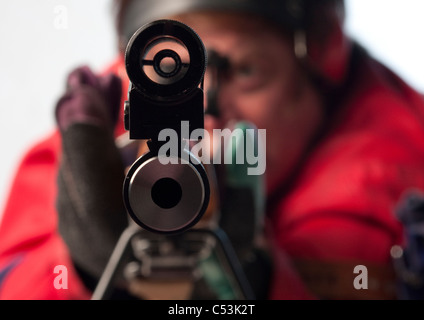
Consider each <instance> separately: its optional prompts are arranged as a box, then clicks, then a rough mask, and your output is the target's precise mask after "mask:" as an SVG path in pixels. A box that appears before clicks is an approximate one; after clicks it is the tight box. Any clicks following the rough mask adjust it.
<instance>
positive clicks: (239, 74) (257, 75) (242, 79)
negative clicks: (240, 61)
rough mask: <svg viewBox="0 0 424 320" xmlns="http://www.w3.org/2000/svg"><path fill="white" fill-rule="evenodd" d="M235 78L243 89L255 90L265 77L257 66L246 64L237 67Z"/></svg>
mask: <svg viewBox="0 0 424 320" xmlns="http://www.w3.org/2000/svg"><path fill="white" fill-rule="evenodd" d="M233 80H234V82H235V84H236V86H237V87H238V88H239V89H240V90H241V91H253V90H255V89H258V88H259V87H261V86H262V84H263V83H264V82H265V77H264V74H263V73H262V72H261V71H260V69H259V68H258V67H257V66H252V65H245V66H239V67H237V68H235V70H234V71H233Z"/></svg>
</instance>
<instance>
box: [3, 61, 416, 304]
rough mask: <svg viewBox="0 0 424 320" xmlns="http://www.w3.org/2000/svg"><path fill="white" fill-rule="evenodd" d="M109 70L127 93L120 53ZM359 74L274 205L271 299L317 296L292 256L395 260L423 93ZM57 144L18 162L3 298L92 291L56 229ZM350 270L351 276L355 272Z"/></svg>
mask: <svg viewBox="0 0 424 320" xmlns="http://www.w3.org/2000/svg"><path fill="white" fill-rule="evenodd" d="M108 71H112V72H116V73H118V74H119V75H120V76H121V77H122V78H123V79H124V81H123V86H124V91H123V92H124V93H125V92H126V91H127V84H128V81H127V79H126V77H125V72H124V69H123V63H122V60H117V61H116V62H115V63H114V64H113V65H112V67H111V68H110V69H109V70H108ZM357 74H358V75H359V76H358V77H357V78H356V79H355V81H354V83H353V85H352V87H351V88H349V90H348V92H347V95H345V96H344V98H343V99H342V102H341V103H340V105H339V106H338V109H337V110H336V113H337V116H336V117H335V121H334V122H333V123H332V125H331V128H330V130H329V134H328V135H327V136H326V137H325V138H324V139H323V140H322V141H321V142H320V144H319V147H318V148H316V149H315V151H313V152H312V154H311V155H310V157H309V158H308V161H307V162H306V163H305V164H304V166H303V168H302V170H301V171H300V174H299V175H298V177H297V179H296V181H295V183H294V184H293V186H292V188H291V189H290V192H288V193H286V194H285V196H284V197H282V198H279V199H278V201H276V202H274V204H273V206H272V207H270V212H269V215H268V217H269V221H270V222H271V223H269V229H268V231H269V234H273V235H274V236H273V237H272V238H273V243H274V245H275V248H276V249H277V250H276V255H275V263H276V268H275V274H274V281H272V283H273V286H272V289H271V295H270V298H272V299H304V298H305V299H306V298H313V297H314V295H313V294H311V293H309V291H308V290H307V289H306V287H305V286H304V284H303V283H302V282H301V281H300V278H298V277H297V276H296V275H295V274H294V273H293V269H292V268H291V261H306V260H305V259H307V260H308V261H309V260H311V261H318V262H330V263H331V262H348V263H350V262H355V263H356V262H357V263H358V264H362V265H365V266H367V265H369V264H374V263H375V264H380V265H389V263H390V254H389V252H390V248H391V246H392V245H394V244H400V243H402V241H403V239H402V227H401V225H400V224H399V222H398V221H397V220H396V219H395V217H394V214H393V209H394V206H395V205H396V204H397V203H398V201H399V199H400V197H401V195H402V194H403V193H404V192H405V191H406V190H408V189H410V188H412V187H416V188H421V189H424V125H423V121H424V116H423V110H424V102H423V99H422V97H421V96H420V95H419V94H418V93H416V92H415V91H414V90H412V89H411V88H410V87H408V86H407V85H406V84H405V83H404V82H402V81H401V80H400V79H399V78H398V77H397V76H395V75H394V74H392V73H391V72H390V71H388V70H387V69H385V68H384V67H382V66H381V65H380V64H378V63H377V62H375V61H373V60H372V59H369V58H364V59H362V61H361V63H360V64H359V69H358V70H357ZM124 96H125V94H124ZM121 114H122V112H121ZM120 123H122V121H120ZM122 132H123V128H122V127H119V128H118V129H117V134H118V133H122ZM60 149H61V145H60V136H59V134H58V133H57V132H54V133H52V134H51V135H50V136H49V137H47V138H46V139H45V140H44V141H42V142H40V143H38V144H37V145H36V146H34V147H33V148H32V149H31V150H29V152H28V153H27V154H26V155H25V157H24V158H23V161H22V163H21V164H20V166H19V168H18V171H17V175H16V177H15V179H14V182H13V185H12V188H11V192H10V197H9V199H8V202H7V205H6V208H5V212H4V215H3V220H2V224H1V226H0V299H87V298H90V294H91V293H90V292H88V290H87V289H86V288H85V287H84V285H83V283H82V282H81V280H80V279H79V278H78V276H77V274H76V272H75V270H74V269H73V268H72V263H71V261H70V257H69V254H68V252H67V248H66V246H65V244H64V243H63V241H62V239H61V237H60V235H59V234H58V231H57V214H56V210H55V198H56V192H57V187H56V174H57V170H58V162H59V158H60ZM286 255H287V256H290V257H291V258H292V259H293V260H291V259H290V260H288V259H286ZM58 265H62V266H66V267H67V271H68V273H67V276H68V288H67V289H57V288H55V285H54V284H55V283H54V281H55V279H57V277H58V276H59V275H60V274H59V273H55V267H56V266H58ZM348 275H350V276H351V277H352V280H349V279H350V278H348V281H349V282H351V281H353V270H352V271H351V272H350V273H349V274H348Z"/></svg>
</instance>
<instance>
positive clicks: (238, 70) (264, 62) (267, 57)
mask: <svg viewBox="0 0 424 320" xmlns="http://www.w3.org/2000/svg"><path fill="white" fill-rule="evenodd" d="M173 18H174V19H176V20H179V21H181V22H183V23H186V24H187V25H189V26H191V27H192V28H193V29H194V30H195V31H196V32H197V33H198V34H199V36H200V38H201V39H202V41H203V43H204V44H205V47H206V48H207V49H208V50H211V49H212V50H215V51H216V52H217V53H219V54H220V55H222V56H225V57H226V58H227V59H228V60H229V62H230V67H229V69H228V70H227V72H226V74H225V76H223V77H221V78H220V91H219V95H218V108H219V111H220V117H219V118H214V117H211V116H208V115H207V116H206V117H205V129H207V130H208V131H209V132H212V129H223V128H225V127H227V126H229V125H230V124H231V123H233V122H234V121H239V120H246V121H250V122H252V123H253V124H255V125H256V126H257V128H258V129H266V140H267V145H266V165H267V167H266V172H265V174H266V181H267V189H268V191H272V190H273V189H274V188H275V187H276V186H277V185H278V184H280V183H281V182H283V181H284V179H286V178H287V177H288V175H289V174H290V173H292V171H293V169H294V167H295V166H296V164H297V163H298V162H299V161H300V158H301V156H302V153H303V152H304V150H305V148H306V146H307V145H308V143H309V141H310V140H311V138H312V137H313V136H314V134H315V133H316V130H317V128H318V127H319V124H320V123H321V121H322V116H323V114H322V107H321V103H320V99H319V97H318V94H317V93H316V91H315V89H314V88H313V86H312V85H311V84H310V82H309V81H308V79H307V78H306V77H305V75H304V73H303V72H302V70H301V68H300V66H299V63H298V61H297V60H296V58H295V56H294V53H293V45H292V43H291V41H289V39H288V37H286V36H285V35H284V34H283V33H282V32H281V31H279V30H277V29H275V27H272V26H271V25H268V24H266V23H265V22H263V21H262V20H260V19H256V18H252V17H251V16H245V15H241V14H223V13H190V14H186V15H180V16H177V17H173ZM209 82H210V81H209V74H208V72H207V73H206V76H205V89H206V91H207V90H208V87H209Z"/></svg>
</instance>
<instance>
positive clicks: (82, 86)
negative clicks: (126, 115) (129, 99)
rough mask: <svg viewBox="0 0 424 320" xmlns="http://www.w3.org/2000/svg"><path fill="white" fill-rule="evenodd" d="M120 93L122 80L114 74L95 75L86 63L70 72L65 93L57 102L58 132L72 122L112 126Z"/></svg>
mask: <svg viewBox="0 0 424 320" xmlns="http://www.w3.org/2000/svg"><path fill="white" fill-rule="evenodd" d="M121 94H122V86H121V80H120V78H118V77H117V76H115V75H113V74H109V75H106V76H102V77H100V76H97V75H95V74H94V73H93V72H92V71H91V69H90V68H89V67H87V66H83V67H79V68H77V69H75V70H74V71H73V72H71V73H70V74H69V76H68V79H67V92H66V93H65V95H64V96H63V97H62V98H61V99H60V100H59V101H58V103H57V105H56V121H57V124H58V126H59V128H60V130H61V131H66V130H67V129H68V128H69V127H70V126H71V125H72V124H75V123H85V124H92V125H97V126H102V127H110V128H112V129H113V128H114V127H115V125H116V122H117V120H118V115H119V110H120V101H121Z"/></svg>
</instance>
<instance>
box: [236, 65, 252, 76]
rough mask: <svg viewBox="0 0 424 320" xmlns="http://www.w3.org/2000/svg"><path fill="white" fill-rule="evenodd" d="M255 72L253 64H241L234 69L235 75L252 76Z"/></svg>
mask: <svg viewBox="0 0 424 320" xmlns="http://www.w3.org/2000/svg"><path fill="white" fill-rule="evenodd" d="M256 73H257V70H256V68H255V67H253V66H242V67H238V68H237V70H236V75H237V76H240V77H252V76H254V75H255V74H256Z"/></svg>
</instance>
